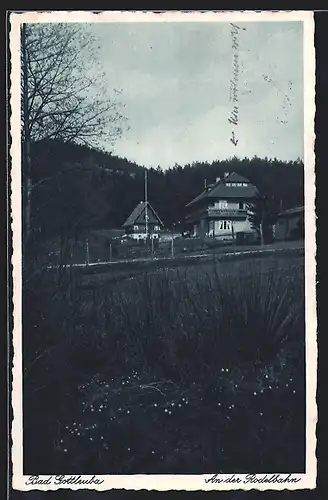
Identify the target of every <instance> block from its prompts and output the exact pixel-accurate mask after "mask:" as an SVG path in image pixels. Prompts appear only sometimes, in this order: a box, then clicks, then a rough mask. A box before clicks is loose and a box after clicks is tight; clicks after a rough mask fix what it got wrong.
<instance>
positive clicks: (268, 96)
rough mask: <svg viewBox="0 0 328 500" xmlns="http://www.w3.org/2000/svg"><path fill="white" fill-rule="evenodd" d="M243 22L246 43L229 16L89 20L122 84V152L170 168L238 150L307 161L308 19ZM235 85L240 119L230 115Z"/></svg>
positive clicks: (115, 83) (111, 80)
mask: <svg viewBox="0 0 328 500" xmlns="http://www.w3.org/2000/svg"><path fill="white" fill-rule="evenodd" d="M238 26H239V27H240V28H243V29H237V35H236V37H237V41H238V48H234V47H233V36H232V33H231V30H232V29H233V28H232V26H231V25H230V24H229V23H226V22H157V23H150V22H148V23H142V22H122V23H112V22H111V23H94V24H93V25H92V26H91V28H90V29H91V30H92V31H93V33H94V34H96V36H97V38H98V39H99V42H100V53H99V57H100V62H101V65H102V68H103V70H104V73H105V79H106V86H108V88H109V89H111V88H118V89H122V94H121V99H122V101H123V102H124V104H125V109H124V114H125V116H126V117H127V120H128V124H129V127H130V128H129V130H128V131H125V132H124V133H123V135H122V137H120V138H119V139H118V140H117V141H116V143H115V145H114V148H113V149H112V151H113V153H114V154H116V155H118V156H121V157H125V158H127V159H129V160H132V161H135V162H136V163H138V164H140V165H145V166H149V167H151V166H152V167H155V168H156V167H157V166H160V167H161V168H164V169H165V168H168V167H170V166H173V165H174V164H176V163H177V164H180V165H185V164H187V163H192V162H195V161H208V162H212V161H214V160H223V159H226V158H229V157H232V156H237V157H241V158H244V157H248V158H252V157H253V156H255V155H257V156H259V157H263V158H264V157H268V158H275V157H276V158H278V159H281V160H287V161H289V160H296V159H297V158H303V156H304V155H303V52H302V50H303V49H302V47H303V32H302V29H303V27H302V22H300V21H274V22H264V21H257V22H247V23H238ZM234 57H235V63H236V64H237V65H238V81H236V72H235V73H234V71H233V60H234ZM231 81H232V82H235V83H234V85H235V87H234V88H235V90H236V93H235V97H237V102H236V103H235V104H236V105H237V108H238V110H237V112H238V124H237V125H233V124H230V123H229V121H228V119H229V117H230V116H231V113H232V110H233V105H234V103H233V102H231V100H230V95H231V86H232V85H233V84H232V83H231ZM232 134H234V142H236V141H238V142H237V144H236V145H235V144H233V142H232V141H231V138H232V137H233V136H232ZM104 146H105V148H107V145H104Z"/></svg>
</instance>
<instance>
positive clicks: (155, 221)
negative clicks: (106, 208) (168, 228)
mask: <svg viewBox="0 0 328 500" xmlns="http://www.w3.org/2000/svg"><path fill="white" fill-rule="evenodd" d="M123 228H124V230H125V234H126V236H127V237H129V238H132V239H135V240H146V239H147V238H150V239H159V237H160V232H161V230H162V228H163V222H162V221H161V219H160V218H159V216H158V215H157V213H156V211H155V210H154V208H153V207H152V206H151V205H150V203H149V202H148V201H141V202H140V203H139V204H138V205H137V206H136V207H135V209H134V210H133V211H132V213H131V214H130V215H129V217H128V218H127V220H126V221H125V223H124V224H123Z"/></svg>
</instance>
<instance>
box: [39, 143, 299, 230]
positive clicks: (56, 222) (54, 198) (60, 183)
mask: <svg viewBox="0 0 328 500" xmlns="http://www.w3.org/2000/svg"><path fill="white" fill-rule="evenodd" d="M31 155H32V185H33V188H32V196H31V226H32V231H33V233H34V235H35V236H36V237H37V239H46V238H48V237H52V236H56V235H59V234H62V235H70V236H73V235H74V236H76V237H78V235H79V234H80V233H81V232H83V231H84V230H90V229H96V228H97V229H99V228H120V227H121V226H122V224H123V223H124V221H125V219H126V217H127V216H128V215H129V213H130V212H131V211H132V209H133V208H134V206H135V205H136V204H137V203H138V202H139V201H140V200H142V199H143V198H144V172H145V168H144V167H141V166H138V165H137V164H135V163H133V162H131V161H128V160H126V159H122V158H118V157H116V156H113V155H111V154H109V153H104V152H101V151H98V150H94V149H90V148H88V147H85V146H77V145H74V144H65V143H63V142H60V141H43V142H39V143H37V144H34V145H33V147H32V152H31ZM231 171H236V172H239V173H240V174H241V175H243V176H245V177H247V178H248V179H249V180H250V181H251V182H253V183H254V184H255V185H256V186H257V187H258V188H259V190H260V191H261V192H264V191H265V192H267V193H269V194H270V195H272V196H274V198H275V199H276V201H277V204H279V207H280V206H281V205H282V207H283V208H284V209H285V208H289V207H292V206H295V205H299V204H302V203H303V164H302V162H301V161H295V162H289V163H284V162H281V161H278V160H268V159H260V158H257V157H255V158H252V159H246V158H245V159H243V160H240V159H237V158H232V159H227V160H225V161H213V162H212V163H211V164H210V163H198V162H196V163H193V164H191V165H184V166H181V165H174V166H172V167H171V168H169V169H167V170H162V169H161V168H160V167H157V168H151V169H148V197H149V201H150V202H151V204H152V205H153V206H154V208H155V210H156V211H157V212H158V214H159V216H160V217H161V219H162V220H163V222H164V224H165V226H166V227H167V228H171V227H172V225H173V224H178V225H179V223H180V225H183V222H184V216H185V205H186V204H187V203H188V202H189V201H190V200H191V199H192V198H193V197H195V196H196V195H197V194H198V193H199V192H200V191H201V190H202V189H203V188H204V184H205V180H206V182H207V183H211V182H214V181H215V179H216V177H218V176H222V175H223V174H224V172H231Z"/></svg>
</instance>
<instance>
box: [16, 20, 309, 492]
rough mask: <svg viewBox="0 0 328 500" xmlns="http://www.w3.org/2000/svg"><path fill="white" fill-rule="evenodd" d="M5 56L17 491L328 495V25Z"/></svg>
mask: <svg viewBox="0 0 328 500" xmlns="http://www.w3.org/2000/svg"><path fill="white" fill-rule="evenodd" d="M9 37H10V54H9V55H10V72H11V73H10V109H11V116H10V134H11V147H10V158H11V171H10V179H11V200H10V201H11V217H12V226H11V227H12V234H13V255H12V266H13V305H14V310H13V332H12V345H13V369H12V379H13V383H12V392H11V394H12V400H11V405H12V411H13V421H12V429H11V437H12V450H11V459H12V468H13V483H12V486H13V488H14V489H16V490H21V491H29V490H44V491H46V490H49V491H50V490H57V489H62V488H66V489H72V490H78V489H94V490H98V491H105V490H110V489H128V490H140V489H145V490H159V491H160V490H190V491H192V490H198V491H199V490H251V489H257V490H273V489H274V490H284V489H289V490H297V489H314V488H315V487H316V471H317V464H316V422H317V406H316V387H317V378H316V377H317V375H316V374H317V340H316V331H317V323H316V291H315V284H316V243H315V231H316V229H315V226H316V219H315V154H314V140H315V136H314V116H315V52H314V21H313V12H311V11H305V12H302V11H295V12H293V11H288V12H287V11H280V12H279V11H276V12H267V11H263V12H255V11H245V12H237V11H234V12H228V11H222V12H209V11H207V12H196V11H193V12H127V11H125V12H114V11H112V12H110V11H106V12H83V11H70V12H61V11H57V12H31V11H30V12H20V13H18V12H17V13H15V12H12V13H11V14H10V33H9Z"/></svg>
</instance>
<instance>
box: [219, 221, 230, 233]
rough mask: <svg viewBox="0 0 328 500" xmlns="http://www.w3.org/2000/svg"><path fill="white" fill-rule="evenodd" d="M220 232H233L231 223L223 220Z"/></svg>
mask: <svg viewBox="0 0 328 500" xmlns="http://www.w3.org/2000/svg"><path fill="white" fill-rule="evenodd" d="M219 229H220V231H231V221H230V220H221V221H220V225H219Z"/></svg>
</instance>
